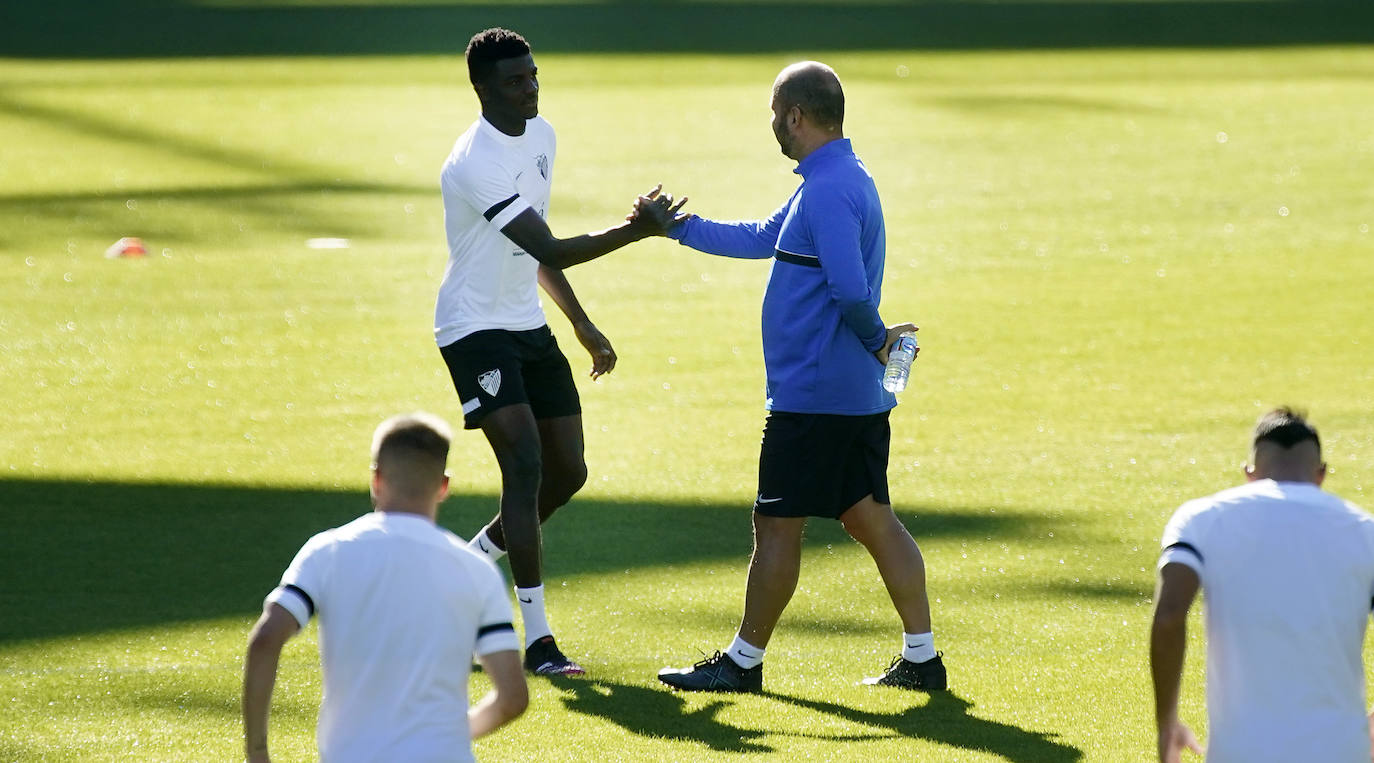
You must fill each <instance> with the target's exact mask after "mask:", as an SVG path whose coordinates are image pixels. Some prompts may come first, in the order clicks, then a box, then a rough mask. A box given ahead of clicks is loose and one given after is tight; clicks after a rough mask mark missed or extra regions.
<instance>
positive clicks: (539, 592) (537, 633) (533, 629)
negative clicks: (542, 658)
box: [515, 584, 553, 646]
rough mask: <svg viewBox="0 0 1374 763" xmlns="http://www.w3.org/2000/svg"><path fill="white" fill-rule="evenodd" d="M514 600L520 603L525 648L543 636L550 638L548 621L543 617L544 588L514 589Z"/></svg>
mask: <svg viewBox="0 0 1374 763" xmlns="http://www.w3.org/2000/svg"><path fill="white" fill-rule="evenodd" d="M515 598H516V600H517V601H519V602H520V619H521V620H522V621H524V623H525V646H529V645H530V644H533V643H534V642H536V641H538V640H539V639H541V638H544V637H545V636H552V635H553V630H552V629H550V628H549V620H548V618H547V617H545V616H544V586H543V584H540V585H537V586H535V587H534V588H516V589H515Z"/></svg>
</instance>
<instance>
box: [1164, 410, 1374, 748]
mask: <svg viewBox="0 0 1374 763" xmlns="http://www.w3.org/2000/svg"><path fill="white" fill-rule="evenodd" d="M1245 478H1246V481H1247V482H1246V484H1245V485H1242V486H1240V487H1234V488H1231V489H1229V490H1223V491H1222V492H1220V493H1217V494H1215V495H1212V496H1208V497H1206V498H1200V499H1197V500H1194V501H1189V502H1188V503H1185V504H1183V506H1181V507H1180V508H1179V509H1178V511H1176V512H1175V513H1174V515H1173V517H1172V518H1171V519H1170V520H1169V524H1168V525H1167V526H1166V527H1165V528H1164V538H1163V548H1164V550H1163V553H1162V554H1161V555H1160V558H1159V586H1158V588H1157V590H1156V592H1155V612H1154V620H1153V624H1152V626H1151V630H1150V667H1151V671H1152V673H1153V676H1154V692H1155V719H1156V723H1157V726H1158V733H1159V735H1158V739H1157V741H1158V748H1159V750H1158V751H1159V759H1160V760H1161V761H1164V762H1166V763H1174V762H1175V761H1178V760H1179V759H1180V757H1181V754H1182V751H1183V750H1184V749H1185V748H1186V749H1190V750H1192V751H1193V752H1197V753H1201V752H1202V746H1201V745H1200V744H1199V743H1198V740H1197V738H1196V737H1195V736H1194V735H1193V732H1192V731H1191V730H1189V728H1188V727H1187V726H1185V725H1184V724H1183V723H1182V722H1181V721H1180V720H1179V717H1178V698H1179V688H1180V686H1181V684H1182V681H1183V658H1184V652H1185V648H1186V645H1187V619H1188V610H1189V609H1190V608H1191V607H1192V604H1193V600H1194V599H1195V598H1196V597H1197V593H1198V591H1199V590H1200V589H1205V590H1206V591H1207V596H1206V599H1205V606H1204V609H1205V610H1206V618H1207V718H1208V726H1209V735H1208V737H1209V738H1208V740H1207V759H1208V760H1210V761H1247V763H1250V762H1253V761H1294V760H1320V761H1352V762H1353V761H1368V760H1369V759H1370V753H1371V748H1370V728H1371V724H1374V717H1366V715H1365V676H1364V670H1363V667H1362V660H1361V656H1362V646H1363V644H1364V634H1365V629H1366V626H1367V625H1368V622H1369V614H1370V606H1371V600H1372V599H1374V517H1370V515H1369V514H1368V513H1366V512H1365V511H1364V510H1363V509H1361V508H1359V507H1358V506H1355V505H1354V504H1351V503H1347V502H1345V501H1342V500H1341V499H1339V498H1337V497H1336V496H1333V495H1331V494H1330V493H1327V492H1324V491H1323V490H1322V489H1321V484H1322V482H1323V481H1324V480H1325V478H1326V464H1325V463H1323V462H1322V452H1321V440H1320V438H1319V437H1318V436H1317V430H1316V429H1315V428H1314V427H1313V426H1312V425H1311V424H1309V423H1308V422H1307V420H1306V418H1305V417H1304V416H1303V415H1302V414H1301V413H1299V412H1297V411H1295V410H1293V409H1292V408H1278V409H1275V410H1273V411H1270V412H1268V413H1266V414H1264V416H1262V417H1261V418H1260V420H1259V423H1258V424H1257V425H1256V426H1255V432H1254V439H1253V440H1252V445H1251V450H1250V463H1249V464H1248V465H1247V466H1246V467H1245Z"/></svg>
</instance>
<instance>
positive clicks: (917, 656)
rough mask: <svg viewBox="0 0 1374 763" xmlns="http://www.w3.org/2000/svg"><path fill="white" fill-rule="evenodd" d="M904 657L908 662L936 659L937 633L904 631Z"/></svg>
mask: <svg viewBox="0 0 1374 763" xmlns="http://www.w3.org/2000/svg"><path fill="white" fill-rule="evenodd" d="M902 659H904V660H906V661H908V662H925V661H926V660H933V659H935V634H933V633H930V632H926V633H903V634H902Z"/></svg>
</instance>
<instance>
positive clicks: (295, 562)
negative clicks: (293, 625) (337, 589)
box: [266, 533, 332, 628]
mask: <svg viewBox="0 0 1374 763" xmlns="http://www.w3.org/2000/svg"><path fill="white" fill-rule="evenodd" d="M331 545H332V544H331V543H330V542H329V536H328V534H327V533H321V534H320V535H316V536H315V537H313V538H311V539H310V540H309V541H307V542H306V544H305V545H304V546H302V547H301V550H300V551H298V552H297V553H296V558H295V559H292V560H291V565H290V566H289V567H287V568H286V572H285V573H283V574H282V576H281V584H280V585H278V586H277V587H276V588H275V589H273V591H272V592H271V593H269V594H268V595H267V599H266V603H268V604H278V605H280V606H281V607H282V608H283V609H285V610H286V611H287V612H290V613H291V615H292V616H293V617H295V618H296V622H297V623H299V624H300V626H301V627H302V628H304V627H305V626H306V624H308V623H309V622H310V618H311V617H312V616H313V615H314V614H315V606H316V605H315V603H316V601H318V600H319V597H320V595H321V594H322V593H323V592H324V587H325V578H326V574H327V567H328V556H329V549H330V548H331Z"/></svg>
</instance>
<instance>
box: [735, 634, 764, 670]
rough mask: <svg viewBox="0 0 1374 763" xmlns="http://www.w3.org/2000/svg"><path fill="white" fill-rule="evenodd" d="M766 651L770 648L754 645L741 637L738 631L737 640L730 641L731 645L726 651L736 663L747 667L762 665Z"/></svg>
mask: <svg viewBox="0 0 1374 763" xmlns="http://www.w3.org/2000/svg"><path fill="white" fill-rule="evenodd" d="M766 651H768V650H766V649H763V648H761V647H757V646H754V645H753V644H751V643H749V642H748V641H745V640H744V639H742V638H740V636H739V634H738V633H736V634H735V640H734V641H731V642H730V646H728V647H726V648H725V653H726V654H727V655H729V656H730V659H732V660H734V661H735V664H736V665H738V666H740V667H741V668H746V669H747V668H753V667H757V666H758V665H760V664H761V663H762V662H763V653H764V652H766Z"/></svg>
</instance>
